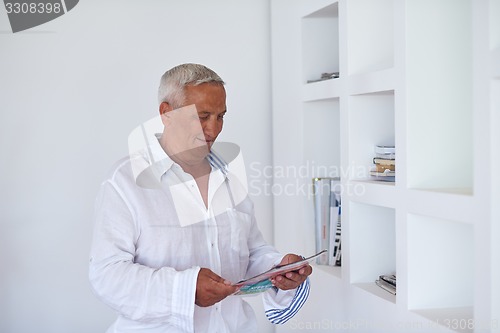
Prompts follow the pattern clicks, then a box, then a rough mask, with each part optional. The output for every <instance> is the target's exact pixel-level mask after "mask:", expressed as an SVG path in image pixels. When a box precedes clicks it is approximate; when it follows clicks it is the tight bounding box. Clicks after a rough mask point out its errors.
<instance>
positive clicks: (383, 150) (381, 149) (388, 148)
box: [375, 145, 396, 155]
mask: <svg viewBox="0 0 500 333" xmlns="http://www.w3.org/2000/svg"><path fill="white" fill-rule="evenodd" d="M375 154H381V155H395V154H396V147H395V146H393V145H376V146H375Z"/></svg>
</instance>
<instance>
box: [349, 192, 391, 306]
mask: <svg viewBox="0 0 500 333" xmlns="http://www.w3.org/2000/svg"><path fill="white" fill-rule="evenodd" d="M349 214H350V215H349V235H350V236H349V240H350V242H349V244H350V245H349V253H350V254H349V255H350V282H351V283H352V284H353V285H355V286H357V287H361V288H362V289H364V290H366V291H368V292H370V293H372V294H374V295H377V296H380V295H384V296H387V297H385V298H386V299H389V300H391V301H393V302H395V299H396V297H395V296H394V295H392V294H390V293H389V292H386V291H384V290H382V289H381V288H380V287H378V286H377V285H376V284H375V280H377V279H378V278H379V276H380V275H382V274H394V273H395V272H396V230H395V210H394V209H392V208H386V207H380V206H374V205H368V204H362V203H357V202H352V201H351V202H349ZM379 289H380V290H379ZM379 291H381V292H382V293H380V292H379ZM386 294H388V295H386Z"/></svg>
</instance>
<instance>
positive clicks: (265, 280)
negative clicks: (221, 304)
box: [233, 249, 328, 295]
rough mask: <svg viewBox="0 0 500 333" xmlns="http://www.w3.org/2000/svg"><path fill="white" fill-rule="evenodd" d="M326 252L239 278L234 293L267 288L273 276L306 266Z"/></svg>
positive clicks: (254, 292) (253, 292)
mask: <svg viewBox="0 0 500 333" xmlns="http://www.w3.org/2000/svg"><path fill="white" fill-rule="evenodd" d="M327 252H328V250H326V249H325V250H322V251H320V252H318V253H316V254H314V255H312V256H310V257H307V258H304V259H302V260H300V261H297V262H294V263H291V264H287V265H277V266H274V267H272V268H271V269H269V270H267V271H265V272H263V273H261V274H258V275H255V276H253V277H251V278H249V279H245V280H241V281H239V282H238V283H235V284H233V286H235V287H238V288H239V289H238V291H237V292H236V293H234V295H249V294H257V293H261V292H263V291H266V290H267V289H270V288H272V287H273V284H272V282H271V279H272V278H273V277H276V276H278V275H282V274H285V273H288V272H292V271H296V270H299V269H301V268H302V267H304V266H307V265H308V264H309V263H310V262H311V261H313V260H314V259H316V258H318V257H319V256H321V255H323V254H326V253H327Z"/></svg>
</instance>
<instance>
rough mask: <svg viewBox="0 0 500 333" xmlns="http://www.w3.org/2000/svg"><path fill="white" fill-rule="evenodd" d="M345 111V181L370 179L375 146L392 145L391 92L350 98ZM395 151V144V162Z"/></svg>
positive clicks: (393, 128)
mask: <svg viewBox="0 0 500 333" xmlns="http://www.w3.org/2000/svg"><path fill="white" fill-rule="evenodd" d="M349 109H350V110H349V115H348V117H349V128H348V131H349V134H348V136H349V159H348V167H349V179H351V180H374V179H375V178H373V177H370V172H369V171H370V169H371V167H372V166H373V158H374V157H375V150H374V148H375V145H394V144H395V137H394V133H395V127H394V91H393V90H390V91H382V92H376V93H370V94H361V95H354V96H350V97H349ZM397 149H398V148H397V145H396V161H397ZM377 181H378V182H380V183H381V184H383V183H385V182H384V181H380V180H377ZM396 181H397V166H396Z"/></svg>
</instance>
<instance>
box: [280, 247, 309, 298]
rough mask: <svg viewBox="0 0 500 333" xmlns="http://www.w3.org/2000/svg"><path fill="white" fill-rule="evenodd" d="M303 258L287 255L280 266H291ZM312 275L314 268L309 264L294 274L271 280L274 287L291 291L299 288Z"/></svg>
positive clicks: (293, 272) (289, 273)
mask: <svg viewBox="0 0 500 333" xmlns="http://www.w3.org/2000/svg"><path fill="white" fill-rule="evenodd" d="M301 260H302V257H300V256H298V255H296V254H291V253H289V254H287V255H286V256H284V257H283V259H281V262H280V266H281V265H286V264H291V263H294V262H297V261H301ZM311 273H312V267H311V266H310V265H309V264H306V266H304V267H301V268H300V269H298V270H296V271H292V272H287V273H284V274H282V275H277V276H275V277H274V278H272V279H271V282H272V283H273V285H274V286H275V287H277V288H279V289H282V290H290V289H295V288H297V287H298V286H299V285H300V284H302V282H304V281H305V280H306V279H307V277H308V276H309V275H311Z"/></svg>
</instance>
